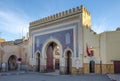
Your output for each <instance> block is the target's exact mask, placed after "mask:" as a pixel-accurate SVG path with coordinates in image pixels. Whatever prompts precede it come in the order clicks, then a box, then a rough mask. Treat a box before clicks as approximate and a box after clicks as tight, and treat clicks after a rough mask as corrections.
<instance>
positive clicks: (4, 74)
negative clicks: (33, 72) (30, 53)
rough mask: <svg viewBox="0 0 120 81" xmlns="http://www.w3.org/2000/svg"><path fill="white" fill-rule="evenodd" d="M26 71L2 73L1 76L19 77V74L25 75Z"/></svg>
mask: <svg viewBox="0 0 120 81" xmlns="http://www.w3.org/2000/svg"><path fill="white" fill-rule="evenodd" d="M24 73H26V72H25V71H7V72H0V76H8V75H18V74H24Z"/></svg>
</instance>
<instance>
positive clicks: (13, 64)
mask: <svg viewBox="0 0 120 81" xmlns="http://www.w3.org/2000/svg"><path fill="white" fill-rule="evenodd" d="M8 70H17V57H16V56H15V55H11V56H10V57H9V59H8Z"/></svg>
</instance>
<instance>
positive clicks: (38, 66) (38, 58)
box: [36, 52, 40, 72]
mask: <svg viewBox="0 0 120 81" xmlns="http://www.w3.org/2000/svg"><path fill="white" fill-rule="evenodd" d="M36 65H37V66H36V71H37V72H39V71H40V53H39V52H38V53H37V54H36Z"/></svg>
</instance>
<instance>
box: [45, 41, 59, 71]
mask: <svg viewBox="0 0 120 81" xmlns="http://www.w3.org/2000/svg"><path fill="white" fill-rule="evenodd" d="M59 55H60V54H59V46H58V45H57V44H56V43H55V42H50V43H49V44H48V46H47V50H46V56H47V59H46V63H47V65H46V70H47V72H52V71H55V70H59V67H60V66H59V65H60V62H59Z"/></svg>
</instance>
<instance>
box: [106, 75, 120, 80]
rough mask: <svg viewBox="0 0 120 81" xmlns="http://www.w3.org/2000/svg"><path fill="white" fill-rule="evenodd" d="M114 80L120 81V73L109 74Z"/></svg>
mask: <svg viewBox="0 0 120 81" xmlns="http://www.w3.org/2000/svg"><path fill="white" fill-rule="evenodd" d="M107 76H108V77H109V78H110V79H111V80H112V81H120V74H107Z"/></svg>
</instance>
